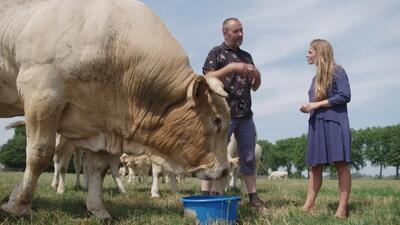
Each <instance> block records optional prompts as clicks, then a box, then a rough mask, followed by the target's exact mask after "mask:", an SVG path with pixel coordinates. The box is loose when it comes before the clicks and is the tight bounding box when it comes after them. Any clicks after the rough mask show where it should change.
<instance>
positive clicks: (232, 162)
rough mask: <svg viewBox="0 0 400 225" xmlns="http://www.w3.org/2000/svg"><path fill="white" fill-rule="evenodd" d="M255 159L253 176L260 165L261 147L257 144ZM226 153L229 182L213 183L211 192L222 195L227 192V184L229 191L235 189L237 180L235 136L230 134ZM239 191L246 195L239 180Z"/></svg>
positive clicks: (237, 160)
mask: <svg viewBox="0 0 400 225" xmlns="http://www.w3.org/2000/svg"><path fill="white" fill-rule="evenodd" d="M254 150H255V158H256V170H255V174H256V175H257V171H258V167H259V166H260V165H261V163H262V162H261V157H262V147H261V146H260V145H259V144H256V147H255V149H254ZM227 152H228V161H229V166H230V168H229V169H230V180H228V179H221V180H219V181H214V182H213V185H212V189H211V192H213V193H219V194H222V193H223V191H225V190H227V188H228V184H229V187H230V188H231V189H237V188H238V187H237V179H238V177H239V154H238V151H237V142H236V139H235V135H233V134H232V136H231V139H230V141H229V143H228V146H227ZM240 186H241V188H240V189H241V191H242V193H243V194H247V188H246V185H244V181H243V180H242V179H240Z"/></svg>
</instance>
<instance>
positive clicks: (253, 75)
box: [205, 63, 261, 91]
mask: <svg viewBox="0 0 400 225" xmlns="http://www.w3.org/2000/svg"><path fill="white" fill-rule="evenodd" d="M231 73H239V74H245V75H247V76H249V77H250V80H251V81H252V82H251V89H252V90H253V91H256V90H257V89H258V88H259V87H260V85H261V75H260V72H259V71H258V69H257V68H256V67H255V66H254V65H253V64H248V63H229V64H228V65H226V66H224V67H222V68H221V69H219V70H210V71H206V73H205V75H207V76H213V77H216V78H218V79H219V80H221V81H223V80H224V79H225V77H226V76H228V75H229V74H231Z"/></svg>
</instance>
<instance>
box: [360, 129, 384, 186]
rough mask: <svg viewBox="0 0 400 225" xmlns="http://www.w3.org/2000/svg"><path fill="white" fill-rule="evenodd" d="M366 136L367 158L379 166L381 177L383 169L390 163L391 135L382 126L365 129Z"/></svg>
mask: <svg viewBox="0 0 400 225" xmlns="http://www.w3.org/2000/svg"><path fill="white" fill-rule="evenodd" d="M364 132H365V138H366V140H365V141H366V143H365V144H366V149H365V155H366V158H367V159H368V160H369V161H370V162H371V164H372V165H373V166H379V179H381V178H382V170H383V168H385V167H386V166H388V165H389V163H388V161H389V157H388V155H389V154H388V153H389V142H388V140H389V136H388V133H385V132H384V129H382V128H380V127H373V128H367V129H365V130H364Z"/></svg>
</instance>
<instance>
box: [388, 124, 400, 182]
mask: <svg viewBox="0 0 400 225" xmlns="http://www.w3.org/2000/svg"><path fill="white" fill-rule="evenodd" d="M385 129H386V133H387V135H388V136H389V138H388V139H389V154H388V156H389V157H388V165H390V166H394V167H395V168H396V178H397V179H399V168H400V125H395V126H388V127H386V128H385Z"/></svg>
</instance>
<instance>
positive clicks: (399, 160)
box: [0, 124, 400, 178]
mask: <svg viewBox="0 0 400 225" xmlns="http://www.w3.org/2000/svg"><path fill="white" fill-rule="evenodd" d="M351 134H352V152H351V159H352V162H351V165H350V166H351V167H352V168H354V169H356V170H360V169H361V168H363V167H364V166H365V165H366V161H370V162H371V164H372V165H373V166H377V167H379V168H380V173H379V178H382V169H383V168H385V167H388V166H393V167H395V168H396V178H399V168H400V124H399V125H393V126H386V127H372V128H366V129H360V130H352V131H351ZM258 143H259V144H260V145H261V146H262V148H263V158H262V166H261V168H259V170H258V171H259V174H260V175H268V170H272V171H276V170H278V168H280V167H281V168H282V167H283V168H285V170H287V171H288V173H289V175H290V176H291V177H298V178H299V177H301V174H302V172H303V171H307V169H308V168H307V166H306V165H305V162H304V159H305V155H306V151H307V136H306V135H302V136H300V137H295V138H287V139H283V140H279V141H277V142H276V143H275V144H272V143H270V142H268V141H267V140H260V141H258ZM25 147H26V134H25V128H24V127H18V128H16V129H15V131H14V136H13V137H12V138H11V139H10V140H8V141H7V143H6V144H4V145H2V146H1V147H0V163H2V164H4V165H5V166H7V167H9V168H13V169H21V170H23V169H24V168H25V165H26V164H25V156H26V153H25ZM49 169H51V168H49ZM329 169H330V171H331V172H332V175H334V174H335V173H334V167H330V168H329Z"/></svg>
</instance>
